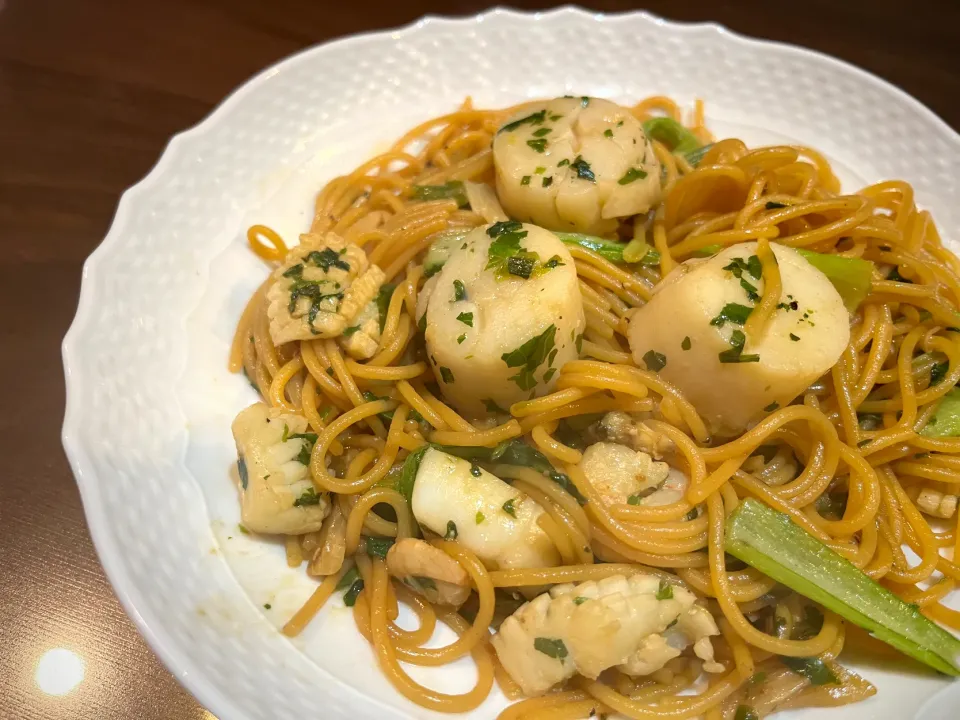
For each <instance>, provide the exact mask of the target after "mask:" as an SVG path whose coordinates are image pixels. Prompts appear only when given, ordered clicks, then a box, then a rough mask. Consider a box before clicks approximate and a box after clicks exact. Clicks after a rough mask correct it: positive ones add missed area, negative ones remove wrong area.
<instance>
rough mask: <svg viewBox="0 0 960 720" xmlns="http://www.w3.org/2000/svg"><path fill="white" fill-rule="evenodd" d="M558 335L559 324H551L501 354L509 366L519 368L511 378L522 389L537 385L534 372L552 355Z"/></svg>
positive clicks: (501, 357)
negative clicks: (518, 345) (516, 346)
mask: <svg viewBox="0 0 960 720" xmlns="http://www.w3.org/2000/svg"><path fill="white" fill-rule="evenodd" d="M556 335H557V326H556V325H550V327H548V328H547V329H546V330H544V331H543V332H542V333H540V334H539V335H536V336H534V337H532V338H530V339H529V340H527V341H526V342H525V343H523V344H522V345H520V347H518V348H515V349H514V350H511V351H510V352H507V353H503V355H501V356H500V359H501V360H503V361H504V362H505V363H506V364H507V367H510V368H519V371H518V373H517V374H516V375H514V376H513V377H511V378H509V379H510V380H512V381H513V382H515V383H516V384H517V386H518V387H519V388H520V389H521V390H532V389H533V388H534V387H535V386H536V384H537V380H536V378H535V377H534V372H536V370H537V368H538V367H540V366H541V365H542V364H543V363H544V362H545V361H546V360H547V358H548V357H550V356H551V353H552V351H553V350H554V345H555V340H556ZM554 356H555V353H554Z"/></svg>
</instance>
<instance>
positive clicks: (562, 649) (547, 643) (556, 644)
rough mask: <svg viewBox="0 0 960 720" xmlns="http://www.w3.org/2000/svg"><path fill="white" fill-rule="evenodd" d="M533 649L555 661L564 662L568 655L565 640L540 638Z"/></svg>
mask: <svg viewBox="0 0 960 720" xmlns="http://www.w3.org/2000/svg"><path fill="white" fill-rule="evenodd" d="M533 647H534V649H535V650H538V651H539V652H542V653H543V654H544V655H547V656H549V657H552V658H553V659H555V660H563V659H564V658H565V657H566V656H567V654H568V653H567V646H566V645H564V644H563V640H554V639H552V638H544V637H538V638H535V639H534V641H533Z"/></svg>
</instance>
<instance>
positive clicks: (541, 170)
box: [533, 165, 547, 175]
mask: <svg viewBox="0 0 960 720" xmlns="http://www.w3.org/2000/svg"><path fill="white" fill-rule="evenodd" d="M546 171H547V169H546V168H545V167H544V166H543V165H537V167H536V168H534V170H533V174H534V175H543V174H544V173H545V172H546Z"/></svg>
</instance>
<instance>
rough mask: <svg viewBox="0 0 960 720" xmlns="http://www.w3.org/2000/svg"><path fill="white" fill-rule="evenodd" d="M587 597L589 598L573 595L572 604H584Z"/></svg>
mask: <svg viewBox="0 0 960 720" xmlns="http://www.w3.org/2000/svg"><path fill="white" fill-rule="evenodd" d="M589 599H590V598H585V597H583V595H578V596H577V597H575V598H574V599H573V604H574V605H583V604H584V603H585V602H586V601H587V600H589Z"/></svg>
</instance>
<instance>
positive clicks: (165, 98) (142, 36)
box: [0, 0, 960, 720]
mask: <svg viewBox="0 0 960 720" xmlns="http://www.w3.org/2000/svg"><path fill="white" fill-rule="evenodd" d="M520 5H522V6H523V7H525V8H530V9H540V8H543V7H547V4H545V3H544V4H541V3H537V2H525V3H520ZM590 5H591V7H593V8H595V9H597V10H605V11H623V10H628V9H631V7H630V6H629V5H628V4H626V3H619V2H612V1H611V2H596V3H590ZM648 6H649V8H650V9H651V10H652V11H653V12H657V13H660V14H662V15H664V16H666V17H670V18H674V19H679V20H685V21H702V20H715V21H718V22H720V23H723V24H725V25H727V26H728V27H730V28H731V29H733V30H735V31H738V32H741V33H744V34H747V35H753V36H758V37H765V38H770V39H774V40H780V41H784V42H792V43H796V44H800V45H804V46H807V47H811V48H814V49H817V50H820V51H823V52H826V53H830V54H832V55H836V56H837V57H840V58H843V59H845V60H848V61H850V62H853V63H855V64H857V65H860V66H862V67H864V68H866V69H868V70H870V71H872V72H874V73H876V74H877V75H879V76H881V77H883V78H885V79H887V80H889V81H891V82H893V83H895V84H897V85H899V86H901V87H903V88H904V89H905V90H907V91H908V92H910V93H911V94H913V95H914V96H916V97H917V98H918V99H919V100H920V101H922V102H923V103H925V104H926V105H928V106H929V107H930V108H931V109H933V110H934V111H935V112H936V113H937V114H939V115H940V116H941V117H942V118H944V119H945V120H946V121H947V122H948V123H950V124H951V125H952V126H953V127H955V128H956V127H960V51H958V40H960V36H958V32H957V27H960V3H958V2H956V0H940V1H936V2H913V3H904V2H902V0H900V1H898V2H892V1H889V0H881V1H879V2H870V1H869V0H859V1H856V2H853V1H851V2H843V3H837V2H827V1H823V0H807V2H805V3H792V4H790V5H784V6H783V7H784V8H788V9H778V7H779V6H777V5H776V4H774V3H770V2H760V1H757V2H739V1H738V2H734V1H732V0H686V1H685V2H680V3H678V2H667V1H661V2H653V3H649V4H648ZM484 7H485V6H484V5H483V4H481V3H476V2H464V1H463V0H451V1H450V2H447V3H444V4H440V3H427V2H422V1H421V0H415V1H411V2H404V3H400V2H387V1H384V0H369V1H368V2H365V3H364V2H360V3H357V2H349V3H340V2H337V3H333V2H319V1H318V0H274V1H272V2H267V1H264V2H257V1H255V0H163V1H159V0H153V1H152V2H147V1H138V0H74V1H73V2H70V1H67V0H59V1H55V0H7V2H4V1H3V0H0V243H2V250H3V252H2V253H0V313H2V322H0V377H3V378H4V379H5V380H6V387H7V388H8V389H7V395H6V401H5V407H4V409H5V412H3V413H0V449H2V459H3V462H2V463H0V468H2V475H0V716H2V717H11V718H12V717H16V718H22V719H32V718H52V717H57V718H101V719H103V720H109V719H113V718H118V719H119V718H124V719H126V718H134V717H136V718H144V719H146V720H156V719H159V718H169V719H173V718H176V719H178V720H179V719H183V718H201V717H209V715H207V714H206V713H205V712H204V711H203V710H202V709H201V708H199V707H198V706H197V705H196V703H195V702H194V701H193V700H192V699H191V698H190V697H189V696H188V695H187V694H186V693H185V692H184V691H183V690H182V689H181V688H180V687H179V685H178V684H177V683H176V681H175V680H174V679H173V677H172V676H171V675H170V674H169V673H168V672H167V671H166V670H165V669H164V668H163V667H162V666H161V665H160V664H159V662H158V661H157V660H156V659H155V657H154V656H153V654H152V653H151V652H150V650H149V649H148V648H147V647H146V645H145V644H144V642H143V641H142V640H141V639H140V637H139V636H138V635H137V633H136V631H135V629H134V627H133V625H132V624H131V623H130V621H129V620H127V619H126V617H125V616H124V614H123V612H122V611H121V609H120V607H119V604H118V602H117V600H116V599H115V597H114V595H113V593H112V592H111V590H110V588H109V586H108V584H107V582H106V580H105V578H104V576H103V573H102V571H101V569H100V566H99V564H98V562H97V558H96V555H95V553H94V551H93V548H92V545H91V543H90V540H89V536H88V534H87V530H86V526H85V524H84V519H83V513H82V510H81V507H80V499H79V496H78V494H77V491H76V488H75V485H74V482H73V478H72V476H71V474H70V469H69V467H68V466H67V462H66V459H65V457H64V455H63V452H62V450H61V448H60V440H59V430H60V421H61V418H62V415H63V406H64V397H63V382H62V379H61V376H62V370H61V364H60V355H59V347H60V341H61V339H62V337H63V334H64V332H65V331H66V329H67V327H68V325H69V323H70V320H71V319H72V317H73V314H74V311H75V308H76V300H77V293H78V289H79V283H80V272H81V265H82V263H83V260H84V258H85V257H86V256H87V255H88V254H89V253H90V252H91V251H92V250H93V248H94V247H96V245H97V244H98V243H99V242H100V240H101V239H102V237H103V236H104V234H105V233H106V231H107V228H108V225H109V223H110V219H111V217H112V215H113V212H114V208H115V206H116V203H117V199H118V197H119V195H120V193H121V192H122V191H123V190H124V188H126V187H127V186H129V185H131V184H132V183H134V182H136V181H137V180H138V179H139V178H141V177H142V176H143V175H144V174H145V173H146V172H147V171H148V170H149V169H150V167H151V166H152V165H153V164H154V163H155V162H156V160H157V158H158V157H159V155H160V153H161V151H162V150H163V147H164V145H165V144H166V142H167V140H168V139H169V138H170V136H171V135H173V134H174V133H177V132H179V131H180V130H183V129H184V128H187V127H189V126H190V125H193V124H194V123H196V122H198V121H199V120H200V119H202V118H203V117H204V116H205V115H206V114H207V113H208V112H209V111H210V110H211V109H212V108H213V107H214V106H215V105H216V104H217V103H218V102H219V101H220V100H221V99H222V98H223V97H224V96H225V95H226V94H227V93H229V92H230V90H231V89H233V88H234V87H235V86H237V85H238V84H240V83H241V82H243V81H244V80H245V79H247V78H248V77H250V76H251V75H253V74H254V73H256V72H257V71H258V70H259V69H261V68H263V67H264V66H266V65H269V64H271V63H273V62H275V61H276V60H278V59H280V58H282V57H284V56H286V55H289V54H290V53H293V52H295V51H297V50H300V49H301V48H304V47H307V46H309V45H312V44H315V43H319V42H322V41H324V40H327V39H329V38H333V37H337V36H340V35H344V34H348V33H354V32H359V31H363V30H370V29H375V28H383V27H392V26H396V25H400V24H404V23H407V22H410V21H412V20H414V19H416V18H417V17H419V16H421V15H423V14H425V13H440V14H448V15H466V14H472V13H475V12H477V11H480V10H482V9H484ZM651 72H655V68H654V69H651ZM52 647H67V648H70V649H72V650H74V651H75V652H77V654H79V655H81V656H82V657H83V658H84V660H85V662H86V666H87V672H86V677H85V680H84V682H83V683H81V685H80V686H79V687H78V688H77V689H76V690H74V691H73V692H72V693H70V694H69V695H67V696H66V697H63V698H50V697H47V696H44V695H43V694H42V693H40V692H39V691H38V690H37V688H36V687H35V684H34V681H33V675H34V667H35V664H36V662H37V659H38V658H39V657H40V655H41V654H42V653H43V652H45V651H46V650H47V649H49V648H52Z"/></svg>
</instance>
